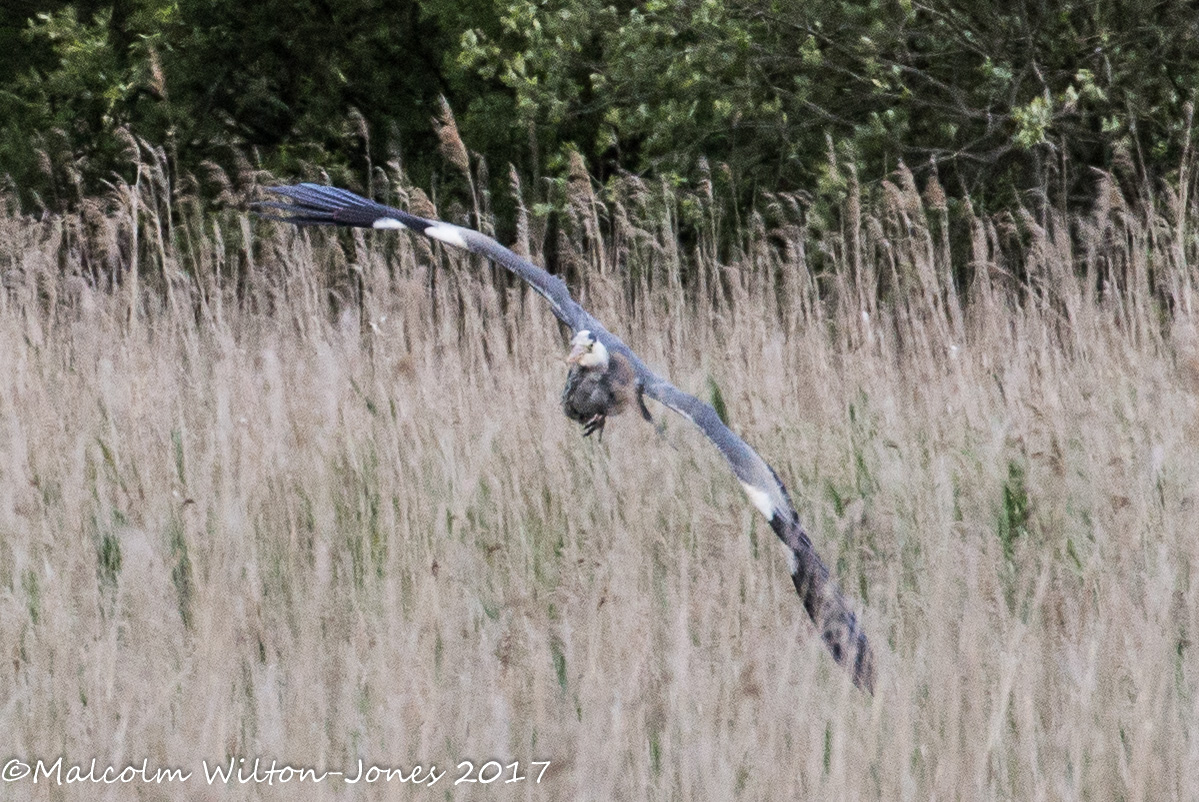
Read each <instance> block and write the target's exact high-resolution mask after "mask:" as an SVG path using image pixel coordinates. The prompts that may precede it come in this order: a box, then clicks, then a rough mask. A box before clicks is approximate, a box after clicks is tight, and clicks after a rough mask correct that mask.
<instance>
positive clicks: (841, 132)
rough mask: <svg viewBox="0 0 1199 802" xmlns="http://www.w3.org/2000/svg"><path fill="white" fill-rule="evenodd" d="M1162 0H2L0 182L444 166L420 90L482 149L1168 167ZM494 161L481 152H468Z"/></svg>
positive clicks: (819, 170) (691, 162) (986, 169)
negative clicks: (162, 172)
mask: <svg viewBox="0 0 1199 802" xmlns="http://www.w3.org/2000/svg"><path fill="white" fill-rule="evenodd" d="M1197 32H1199V15H1197V14H1196V13H1195V11H1194V9H1193V6H1192V4H1191V3H1188V2H1184V0H1162V1H1161V2H1156V3H1152V4H1148V5H1146V4H1144V3H1132V2H1129V0H1085V1H1084V0H1062V2H1057V3H1044V2H1031V0H1021V2H1016V3H1011V4H995V3H984V2H978V0H926V2H913V1H912V0H804V1H803V2H796V0H765V1H763V0H644V1H643V2H628V0H615V1H613V0H454V1H453V2H450V0H387V1H386V2H385V1H384V0H338V2H329V1H328V0H258V2H254V3H242V2H236V1H235V0H76V1H74V2H72V1H68V0H14V2H10V3H6V4H5V5H4V6H3V8H0V68H2V72H0V74H2V75H4V79H3V86H2V87H0V133H2V134H3V136H2V137H0V176H7V177H8V178H9V180H10V182H11V184H12V186H13V187H14V188H15V189H16V190H17V192H18V194H19V196H20V197H21V199H22V202H23V203H26V204H35V205H44V206H48V207H51V208H57V207H63V206H67V205H70V204H71V203H72V202H73V199H75V198H78V197H82V196H84V195H86V194H88V193H90V192H93V191H95V190H96V188H97V187H99V186H101V183H100V182H102V181H104V180H105V179H106V177H107V176H109V175H111V173H112V171H113V170H114V169H116V165H117V164H118V162H119V159H118V156H119V154H120V152H121V150H122V148H124V147H125V144H123V143H125V142H127V141H128V139H129V137H130V135H132V136H134V137H139V138H142V139H144V140H146V141H148V142H152V143H155V144H161V145H164V146H166V147H167V148H168V150H169V152H170V153H171V156H172V159H174V160H175V164H174V166H175V167H176V168H177V169H179V170H182V171H187V172H198V171H199V172H202V170H201V167H202V165H204V164H206V163H207V164H216V165H221V166H229V165H232V164H233V163H235V162H237V161H238V160H239V159H240V160H242V161H245V160H247V159H248V160H250V162H252V163H253V164H255V165H256V166H262V167H266V168H268V169H272V170H276V171H281V172H285V173H286V172H296V173H302V172H305V171H308V172H311V171H312V170H313V169H315V168H316V167H317V166H321V167H325V168H327V169H329V170H331V171H333V172H334V173H336V172H337V171H343V172H344V174H345V177H347V178H349V177H352V176H357V181H356V183H358V184H359V185H361V183H362V176H363V175H365V170H366V169H367V167H368V165H369V164H372V163H373V164H381V163H385V162H387V161H388V160H395V159H401V160H402V161H403V166H404V169H405V170H406V172H408V174H409V175H410V176H412V177H413V178H414V179H415V180H417V181H420V182H422V183H423V182H426V181H428V180H430V179H431V178H432V177H433V176H434V175H435V174H436V173H437V172H438V171H439V170H442V169H443V165H442V162H441V157H440V156H439V155H438V146H437V138H436V134H435V131H434V129H433V126H432V125H431V123H430V121H431V119H432V118H433V117H435V116H436V115H437V114H438V113H439V98H440V97H442V96H444V97H445V98H447V99H448V101H449V105H450V106H451V107H452V108H453V109H454V111H455V114H456V118H457V124H458V128H459V130H460V131H461V133H462V138H463V139H464V140H465V141H466V143H467V144H468V145H469V147H470V149H471V150H472V151H474V152H476V153H477V154H479V155H481V156H482V157H484V158H485V159H486V161H487V162H488V163H490V164H491V165H493V166H498V167H503V166H504V165H506V164H507V163H512V164H514V165H515V166H516V167H517V169H518V171H519V172H521V173H524V174H526V175H534V176H535V175H539V174H543V173H547V174H550V175H554V174H561V175H565V174H566V173H567V171H568V170H569V162H570V154H571V153H572V152H577V153H578V154H580V155H581V156H582V157H583V158H584V159H585V161H586V164H587V167H588V168H589V170H590V172H591V173H592V174H593V175H597V176H599V177H601V178H603V177H605V176H608V175H612V174H615V173H617V172H618V171H621V170H624V171H631V172H635V173H639V174H643V175H654V176H660V177H663V178H665V179H667V180H674V181H687V180H689V179H693V178H695V177H696V176H697V175H699V174H700V171H701V165H702V164H709V165H719V166H721V169H720V170H719V171H717V172H718V174H719V175H720V176H721V177H722V180H725V181H727V182H728V184H729V185H730V188H731V190H732V193H731V194H732V195H733V196H734V197H738V198H741V199H743V200H744V201H746V202H752V201H753V198H754V197H755V195H756V193H757V192H759V191H762V190H766V191H773V190H809V191H820V190H832V191H835V190H836V183H837V177H836V176H832V175H830V174H829V172H828V169H827V165H828V164H829V158H828V155H829V152H830V148H831V149H832V150H833V151H834V152H835V153H836V155H837V158H838V159H839V160H840V161H841V162H842V163H845V162H852V163H853V164H854V165H855V166H856V169H857V171H858V173H859V175H861V176H863V177H865V178H867V179H868V178H870V177H879V176H882V175H885V174H886V173H888V172H889V171H891V170H893V169H894V168H895V167H896V165H897V164H898V163H899V162H900V160H904V161H905V162H906V163H907V164H908V165H909V166H910V167H911V168H912V169H914V170H916V171H920V170H926V169H930V165H931V164H933V163H935V164H936V169H937V170H938V173H939V175H940V179H941V184H942V185H944V186H946V187H947V189H948V190H949V191H950V192H951V193H954V194H967V195H969V196H970V197H971V198H972V199H973V201H974V202H975V203H982V204H984V205H985V204H990V205H992V206H996V205H998V206H1002V205H1005V204H1014V203H1021V202H1024V199H1026V198H1027V197H1028V195H1029V194H1030V193H1034V194H1038V195H1039V196H1040V197H1042V198H1047V199H1049V200H1051V201H1052V202H1054V203H1059V204H1062V205H1069V204H1077V203H1085V202H1086V199H1087V197H1088V195H1089V192H1090V186H1091V183H1090V178H1089V177H1090V175H1091V168H1096V167H1097V168H1100V169H1107V168H1110V166H1111V165H1112V164H1113V163H1114V162H1117V161H1120V160H1123V161H1125V162H1127V163H1129V164H1131V165H1133V166H1134V168H1135V169H1137V170H1139V171H1142V172H1143V173H1144V174H1146V175H1149V176H1153V175H1164V174H1166V173H1168V172H1169V171H1170V170H1172V169H1175V168H1176V167H1177V165H1178V163H1179V159H1180V155H1181V154H1182V153H1183V151H1184V149H1185V148H1186V147H1187V146H1188V142H1189V139H1190V137H1191V125H1190V123H1191V103H1192V101H1193V99H1194V94H1195V90H1196V87H1199V36H1197V35H1196V33H1197ZM493 173H494V174H495V175H496V176H497V180H498V178H499V177H500V176H504V175H506V171H504V170H498V169H497V170H493Z"/></svg>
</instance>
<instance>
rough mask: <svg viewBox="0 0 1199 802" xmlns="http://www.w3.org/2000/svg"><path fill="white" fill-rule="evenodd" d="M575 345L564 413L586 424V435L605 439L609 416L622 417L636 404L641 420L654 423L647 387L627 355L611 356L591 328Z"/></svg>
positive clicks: (565, 389) (579, 335) (579, 336)
mask: <svg viewBox="0 0 1199 802" xmlns="http://www.w3.org/2000/svg"><path fill="white" fill-rule="evenodd" d="M570 344H571V345H572V346H574V347H573V348H572V349H571V351H570V356H568V357H566V361H567V363H568V364H569V365H570V366H571V367H570V372H569V373H568V374H567V375H566V386H565V387H563V388H562V411H563V412H565V413H566V417H568V418H570V419H571V420H573V421H577V422H578V423H581V424H583V436H584V437H590V436H591V434H592V433H593V432H599V439H600V440H603V439H604V424H605V423H606V422H607V420H608V416H609V415H619V414H620V413H621V412H624V410H625V408H626V407H628V406H629V404H632V403H636V404H637V407H638V408H639V409H640V411H641V417H643V418H645V419H646V420H647V421H649V422H650V423H653V422H654V419H653V417H651V416H650V414H649V410H648V409H646V408H645V399H644V388H643V387H642V385H641V381H640V380H639V379H638V378H637V371H635V370H633V366H632V365H631V364H629V360H628V359H626V358H625V356H624V354H620V353H616V354H611V355H609V353H608V349H607V348H606V347H605V346H604V344H603V343H602V342H600V341H599V340H597V339H596V338H595V335H594V334H592V333H591V332H590V331H588V330H587V329H583V330H582V331H580V332H579V333H578V334H576V335H575V336H574V339H572V340H571V341H570Z"/></svg>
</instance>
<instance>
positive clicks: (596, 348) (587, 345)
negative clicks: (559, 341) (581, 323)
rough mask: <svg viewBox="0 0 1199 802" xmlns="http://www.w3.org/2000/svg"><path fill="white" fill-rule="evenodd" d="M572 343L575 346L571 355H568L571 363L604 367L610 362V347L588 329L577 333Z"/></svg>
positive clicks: (589, 366) (567, 359)
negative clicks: (605, 345)
mask: <svg viewBox="0 0 1199 802" xmlns="http://www.w3.org/2000/svg"><path fill="white" fill-rule="evenodd" d="M570 344H571V345H572V346H574V347H573V348H571V350H570V356H568V357H566V361H567V362H569V363H570V364H572V365H580V366H582V367H585V368H594V367H603V366H604V365H607V364H608V349H607V348H605V347H604V344H603V343H602V342H600V341H599V340H597V339H595V335H594V334H592V333H591V332H590V331H588V330H587V329H583V330H582V331H580V332H579V333H578V334H576V335H575V336H574V339H573V340H571V341H570Z"/></svg>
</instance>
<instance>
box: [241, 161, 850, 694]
mask: <svg viewBox="0 0 1199 802" xmlns="http://www.w3.org/2000/svg"><path fill="white" fill-rule="evenodd" d="M269 191H270V192H274V193H275V194H277V195H281V196H283V197H285V198H287V199H288V200H289V202H280V201H267V202H263V203H259V204H256V209H259V210H261V209H266V210H274V211H272V212H268V213H266V214H263V213H262V212H259V214H260V215H261V216H263V217H266V218H268V219H272V220H282V221H285V222H289V223H295V224H297V225H346V226H359V227H362V228H372V227H374V228H380V227H381V228H388V227H391V228H394V227H395V226H394V225H389V224H386V223H385V224H384V225H380V221H395V222H397V223H401V224H402V225H403V226H404V227H407V228H411V229H412V230H413V231H417V232H419V233H422V234H425V235H426V236H429V237H431V238H433V239H438V240H440V241H443V242H447V243H449V244H452V245H457V246H459V247H463V248H466V249H467V250H469V251H470V252H472V253H477V254H480V255H482V256H485V257H487V258H488V259H490V260H491V261H493V262H495V263H497V264H499V265H501V266H503V267H505V268H507V269H508V270H510V271H511V272H512V273H514V274H515V275H517V276H518V277H520V278H521V279H522V280H524V281H525V282H526V283H528V284H529V286H531V287H532V288H533V289H534V290H536V291H537V292H538V293H539V294H540V295H542V296H543V297H544V298H545V299H546V300H547V301H548V302H549V304H550V308H551V309H552V310H553V312H554V315H555V316H556V317H557V318H558V319H559V320H561V321H562V322H563V323H565V324H566V325H567V326H568V327H569V328H570V329H571V330H572V331H574V332H579V331H581V330H584V329H589V330H590V331H591V332H592V334H593V335H594V336H595V337H596V339H598V340H599V341H600V342H602V343H603V344H604V346H605V347H606V348H607V349H608V352H609V354H610V356H611V357H612V358H616V357H618V356H619V357H622V358H624V359H626V360H627V361H628V365H629V367H631V368H632V370H633V372H634V373H635V374H636V380H637V383H638V385H639V387H640V389H641V391H643V392H644V394H645V395H647V396H649V397H650V398H652V399H654V400H655V401H658V402H659V403H661V404H663V405H665V406H667V407H669V408H670V409H672V410H674V411H675V412H677V413H679V414H680V415H682V416H683V417H685V418H687V419H688V420H690V421H691V422H692V423H694V424H695V425H696V426H697V427H699V429H700V430H701V431H702V432H703V433H704V434H705V435H707V437H708V439H709V440H711V441H712V443H713V444H715V446H716V448H718V449H719V450H720V453H721V454H723V455H724V458H725V459H726V460H727V461H728V463H729V467H730V468H732V471H733V474H734V475H736V477H737V479H739V480H740V481H741V483H742V485H743V486H744V488H745V491H746V494H747V495H749V497H750V500H751V501H752V502H753V503H754V505H755V506H756V507H757V508H758V510H759V511H760V512H761V513H762V514H763V515H764V516H765V517H766V519H767V520H768V521H769V522H770V527H771V529H773V530H774V533H775V534H776V535H777V536H778V538H779V540H781V541H782V542H783V545H784V546H785V547H786V549H787V553H788V556H789V562H790V570H791V580H792V582H793V583H794V585H795V589H796V592H797V593H798V594H799V597H800V600H801V602H802V604H803V607H804V610H805V611H806V612H807V614H808V616H809V617H810V618H811V619H812V623H813V624H815V626H816V629H817V631H819V632H820V637H821V639H822V640H823V641H824V644H825V646H826V647H827V648H828V650H829V652H830V653H831V654H832V655H833V658H834V659H835V660H836V661H837V663H839V664H841V665H842V666H844V667H845V668H846V669H848V670H849V672H850V675H851V676H852V678H853V681H854V683H855V684H856V685H858V686H859V687H862V688H865V689H866V690H868V691H870V692H872V693H873V689H874V656H873V651H872V649H871V648H870V643H869V641H868V640H867V638H866V634H865V632H863V631H862V628H861V625H860V624H859V622H858V618H857V616H856V615H855V614H854V612H853V610H852V608H851V607H850V604H849V601H848V599H846V597H845V596H844V595H843V594H842V593H841V590H840V589H839V588H838V587H837V584H836V583H835V582H834V581H833V580H832V579H831V577H830V574H829V570H828V567H827V566H826V565H825V564H824V561H823V560H821V559H820V555H818V554H817V553H816V550H815V548H814V547H813V546H812V541H811V539H810V538H809V537H808V535H807V532H805V531H804V528H803V525H802V524H801V523H800V521H799V514H798V513H797V512H796V511H795V507H794V505H793V504H792V503H791V497H790V496H789V495H788V493H787V488H786V487H785V486H784V485H783V483H782V481H780V480H779V478H778V475H777V474H775V472H774V469H772V468H771V467H770V466H769V465H768V464H766V461H765V460H763V459H762V457H761V456H759V455H758V453H757V452H756V451H754V450H753V449H752V448H750V447H749V445H747V444H746V443H745V441H744V440H742V439H741V438H740V437H738V436H737V435H736V434H735V433H734V432H733V431H732V430H731V429H729V428H728V427H727V426H725V424H724V423H723V422H722V421H721V419H720V416H718V415H717V414H716V411H715V410H714V409H712V407H711V406H709V405H708V404H705V403H704V402H703V401H700V400H699V399H698V398H696V397H695V396H693V395H690V394H688V393H685V392H683V391H682V390H680V389H678V388H677V387H675V386H674V385H673V384H671V383H670V382H668V381H667V380H666V379H664V378H662V377H661V376H659V375H658V374H656V373H654V372H653V371H652V370H650V369H649V368H648V367H647V366H646V365H645V363H644V362H642V361H641V360H640V359H639V358H638V357H637V355H636V354H634V353H633V352H632V351H631V350H630V349H629V348H628V346H626V345H625V344H624V343H623V342H621V341H620V339H619V338H617V337H616V336H614V335H613V334H611V333H610V332H609V331H608V330H607V329H605V328H604V327H603V325H602V324H600V322H599V321H598V320H596V319H595V318H593V317H592V316H591V315H590V314H589V313H588V312H587V311H586V310H585V309H583V307H581V306H580V305H579V304H578V303H577V302H576V301H575V300H574V299H573V298H572V297H571V295H570V292H569V291H568V290H567V288H566V285H565V283H563V282H562V280H561V279H559V278H557V277H556V276H552V275H550V274H549V273H547V272H546V271H544V270H542V269H541V268H539V267H537V266H536V265H534V264H533V263H531V262H529V261H527V260H525V259H522V258H520V257H519V256H517V255H516V254H515V253H513V252H512V251H510V250H509V249H507V248H505V247H504V246H503V245H500V244H499V243H498V242H496V241H495V240H494V239H492V238H491V237H488V236H485V235H483V234H480V233H479V232H477V231H472V230H471V229H467V228H461V227H459V226H454V225H451V224H449V223H443V222H440V221H437V220H426V219H425V218H422V217H417V216H416V215H412V214H409V213H408V212H405V211H403V210H402V209H396V208H393V207H390V206H383V205H382V204H378V203H375V202H374V201H371V200H367V199H366V198H362V197H359V196H358V195H355V194H354V193H352V192H347V191H346V190H343V189H336V188H334V187H325V186H319V185H317V184H299V185H297V186H288V187H272V188H270V189H269ZM275 212H283V214H277V213H275ZM638 400H639V401H640V398H639V399H638ZM643 413H644V414H645V415H646V416H648V412H646V411H645V410H644V406H643ZM568 414H570V413H569V411H568ZM576 420H577V418H576Z"/></svg>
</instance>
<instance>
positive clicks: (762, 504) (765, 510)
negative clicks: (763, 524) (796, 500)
mask: <svg viewBox="0 0 1199 802" xmlns="http://www.w3.org/2000/svg"><path fill="white" fill-rule="evenodd" d="M741 486H742V487H744V488H745V495H747V496H749V500H750V501H752V502H753V505H754V506H755V507H757V508H758V510H759V511H760V512H761V513H762V514H763V515H765V516H766V520H768V521H769V520H770V519H771V518H773V517H774V502H773V501H771V500H770V494H769V493H767V492H766V491H765V490H759V489H758V488H756V487H754V486H753V485H751V484H750V483H749V482H742V483H741Z"/></svg>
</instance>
